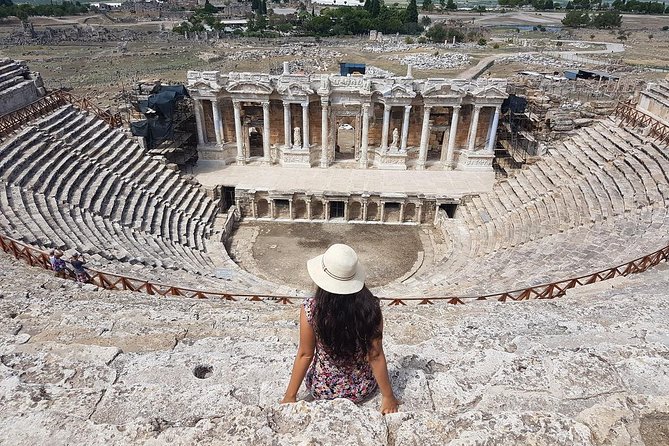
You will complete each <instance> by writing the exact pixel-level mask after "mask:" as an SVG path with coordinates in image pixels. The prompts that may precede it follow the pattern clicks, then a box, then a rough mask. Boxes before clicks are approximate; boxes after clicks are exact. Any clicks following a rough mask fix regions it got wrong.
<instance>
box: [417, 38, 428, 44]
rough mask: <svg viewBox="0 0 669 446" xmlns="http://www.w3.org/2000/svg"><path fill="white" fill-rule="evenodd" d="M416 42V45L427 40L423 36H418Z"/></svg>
mask: <svg viewBox="0 0 669 446" xmlns="http://www.w3.org/2000/svg"><path fill="white" fill-rule="evenodd" d="M417 40H418V43H427V39H426V38H425V36H420V37H419V38H418V39H417Z"/></svg>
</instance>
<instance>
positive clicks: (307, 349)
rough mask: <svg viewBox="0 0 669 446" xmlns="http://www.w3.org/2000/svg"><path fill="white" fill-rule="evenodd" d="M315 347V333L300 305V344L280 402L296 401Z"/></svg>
mask: <svg viewBox="0 0 669 446" xmlns="http://www.w3.org/2000/svg"><path fill="white" fill-rule="evenodd" d="M315 348H316V335H315V334H314V330H313V329H312V328H311V325H309V322H308V321H307V315H306V313H305V312H304V307H302V308H301V309H300V344H299V346H298V347H297V356H295V362H294V363H293V372H292V373H291V375H290V382H289V383H288V388H287V389H286V393H285V394H284V396H283V400H281V403H294V402H295V401H296V399H297V391H298V390H299V389H300V386H301V385H302V380H304V375H306V373H307V369H308V368H309V365H310V364H311V360H312V359H313V358H314V350H315Z"/></svg>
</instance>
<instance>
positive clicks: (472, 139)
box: [467, 105, 483, 151]
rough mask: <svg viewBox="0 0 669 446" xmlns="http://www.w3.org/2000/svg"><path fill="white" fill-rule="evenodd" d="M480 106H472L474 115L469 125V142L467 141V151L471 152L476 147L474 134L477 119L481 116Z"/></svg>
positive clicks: (476, 128)
mask: <svg viewBox="0 0 669 446" xmlns="http://www.w3.org/2000/svg"><path fill="white" fill-rule="evenodd" d="M481 108H483V107H482V106H480V105H475V106H474V115H473V116H472V121H471V124H470V125H469V140H468V141H467V150H469V151H472V150H474V148H475V146H476V132H477V131H478V127H479V117H480V116H481Z"/></svg>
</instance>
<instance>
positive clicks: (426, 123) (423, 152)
mask: <svg viewBox="0 0 669 446" xmlns="http://www.w3.org/2000/svg"><path fill="white" fill-rule="evenodd" d="M431 110H432V107H430V106H427V105H426V106H424V107H423V128H422V130H421V132H420V151H419V152H418V161H416V169H418V170H423V169H425V160H426V158H427V144H428V142H429V139H430V111H431Z"/></svg>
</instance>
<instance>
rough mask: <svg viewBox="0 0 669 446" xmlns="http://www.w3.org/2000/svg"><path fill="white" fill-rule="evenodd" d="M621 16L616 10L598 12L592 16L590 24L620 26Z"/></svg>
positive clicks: (607, 26) (599, 26)
mask: <svg viewBox="0 0 669 446" xmlns="http://www.w3.org/2000/svg"><path fill="white" fill-rule="evenodd" d="M622 20H623V18H622V16H621V15H620V13H619V12H618V11H614V10H610V11H604V12H600V13H599V14H597V15H595V16H594V17H593V18H592V25H593V26H596V27H597V28H620V25H621V24H622Z"/></svg>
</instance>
